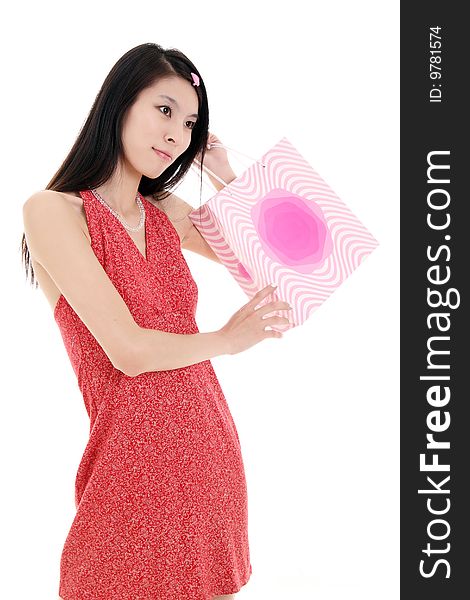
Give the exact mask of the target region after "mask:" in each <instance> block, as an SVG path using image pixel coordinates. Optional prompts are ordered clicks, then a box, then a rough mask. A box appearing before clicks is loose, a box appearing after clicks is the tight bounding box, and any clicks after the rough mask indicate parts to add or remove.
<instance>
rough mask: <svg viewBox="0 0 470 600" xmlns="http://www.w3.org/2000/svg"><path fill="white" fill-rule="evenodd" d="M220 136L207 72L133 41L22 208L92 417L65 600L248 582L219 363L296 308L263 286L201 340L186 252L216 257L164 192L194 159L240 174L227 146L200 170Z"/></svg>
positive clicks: (211, 591)
mask: <svg viewBox="0 0 470 600" xmlns="http://www.w3.org/2000/svg"><path fill="white" fill-rule="evenodd" d="M208 124H209V111H208V102H207V96H206V90H205V86H204V82H203V80H202V78H201V77H200V75H199V73H198V71H197V69H196V67H195V66H194V64H193V63H192V62H191V61H190V60H189V59H188V58H187V57H186V56H185V55H184V54H182V53H181V52H180V51H178V50H175V49H167V50H165V49H163V48H162V47H160V46H159V45H157V44H150V43H149V44H142V45H140V46H137V47H135V48H133V49H132V50H130V51H129V52H127V53H126V54H125V55H124V56H123V57H122V58H121V59H120V60H118V62H117V63H116V64H115V65H114V67H113V68H112V69H111V71H110V73H109V74H108V76H107V78H106V79H105V81H104V84H103V86H102V88H101V90H100V92H99V94H98V96H97V97H96V100H95V102H94V105H93V107H92V109H91V111H90V114H89V116H88V118H87V120H86V122H85V124H84V126H83V127H82V129H81V131H80V133H79V136H78V138H77V140H76V142H75V144H74V146H73V148H72V150H71V151H70V153H69V155H68V156H67V158H66V159H65V161H64V163H63V164H62V166H61V167H60V169H59V170H58V171H57V173H56V174H55V176H54V177H53V179H52V180H51V182H50V183H49V184H48V186H47V188H46V189H45V190H41V191H40V192H37V193H35V194H33V195H32V196H31V197H30V198H29V199H28V200H27V201H26V202H25V204H24V207H23V215H24V225H25V236H24V237H23V256H24V259H25V262H26V270H27V272H28V267H29V268H31V270H32V273H33V278H34V274H36V276H37V279H38V280H39V283H40V285H41V289H42V290H43V291H44V293H45V295H46V297H47V299H48V301H49V302H50V304H51V307H52V309H53V314H54V318H55V320H56V323H57V325H58V326H59V328H60V331H61V334H62V337H63V341H64V345H65V347H66V350H67V352H68V355H69V357H70V360H71V364H72V366H73V368H74V371H75V373H76V375H77V382H78V385H79V388H80V390H81V392H82V394H83V399H84V402H85V406H86V409H87V412H88V415H89V417H90V437H89V440H88V443H87V446H86V448H85V451H84V454H83V456H82V459H81V462H80V465H79V468H78V472H77V477H76V485H75V502H76V508H77V512H76V515H75V518H74V520H73V523H72V525H71V528H70V531H69V533H68V535H67V538H66V541H65V544H64V548H63V551H62V556H61V563H60V585H59V595H60V598H62V600H82V599H84V598H90V599H93V600H110V599H112V600H118V599H122V600H137V599H139V598H142V599H143V598H145V599H152V600H154V599H155V600H157V599H159V600H160V599H168V600H173V599H174V600H186V599H187V600H210V599H213V598H233V595H232V594H234V593H236V592H237V591H239V589H240V588H241V587H242V586H243V585H245V584H246V582H247V581H248V579H249V577H250V575H251V572H252V570H251V564H250V556H249V546H248V535H247V533H248V532H247V523H248V519H247V494H246V481H245V474H244V468H243V460H242V455H241V450H240V443H239V438H238V434H237V430H236V427H235V424H234V422H233V419H232V416H231V414H230V411H229V408H228V405H227V402H226V399H225V397H224V394H223V392H222V389H221V387H220V384H219V382H218V380H217V377H216V375H215V372H214V370H213V367H212V364H211V362H210V359H211V358H212V357H214V356H218V355H221V354H235V353H238V352H241V351H243V350H246V349H247V348H250V347H251V346H253V345H254V344H256V343H258V342H260V341H261V340H263V339H266V338H269V337H281V333H279V332H277V331H275V330H265V327H266V326H267V325H270V326H273V325H276V324H280V323H284V322H285V321H286V320H287V319H284V318H282V317H276V316H271V317H267V318H263V317H264V315H266V314H268V313H270V312H273V311H275V310H279V309H285V308H287V307H288V306H289V305H288V304H287V303H285V302H280V301H279V302H271V303H268V304H264V305H263V306H262V307H261V308H258V309H257V308H256V306H257V305H258V304H259V303H260V302H261V301H262V300H263V299H264V298H265V297H266V296H268V295H269V294H271V293H272V292H273V288H272V287H271V286H267V287H266V288H264V289H262V290H260V291H259V292H258V293H257V294H256V295H255V296H254V297H253V298H252V300H251V301H250V302H248V303H247V304H245V305H244V306H243V307H242V308H241V309H240V310H239V311H237V312H236V313H235V314H234V315H233V316H232V317H231V319H230V320H229V321H228V323H227V324H226V325H225V326H224V327H222V328H221V329H220V330H218V331H214V332H210V333H199V329H198V327H197V324H196V321H195V311H196V305H197V296H198V288H197V285H196V283H195V281H194V279H193V278H192V276H191V273H190V271H189V268H188V265H187V263H186V261H185V259H184V256H183V254H182V253H181V247H187V248H189V249H192V250H195V251H197V252H200V253H201V254H204V255H206V256H208V257H209V258H213V259H214V258H215V259H217V257H215V255H214V254H213V253H211V251H210V248H209V247H208V246H207V244H204V241H203V238H202V237H201V236H200V234H198V233H197V229H196V228H195V227H194V226H193V225H192V223H191V221H190V220H189V218H188V217H187V214H188V212H189V211H190V210H191V207H190V206H189V205H187V204H186V203H184V202H182V201H181V200H180V199H179V198H178V197H177V196H175V195H174V194H168V193H167V194H166V195H165V194H164V192H168V190H169V189H170V188H172V187H174V186H175V184H176V183H177V182H178V181H180V180H181V179H182V177H183V176H184V175H185V174H186V172H187V171H188V169H189V167H190V166H191V164H192V163H193V161H194V159H195V158H196V157H199V160H200V162H201V163H202V162H203V161H204V164H206V165H210V167H209V168H210V169H211V170H212V171H214V172H216V173H217V175H219V176H220V177H221V178H228V179H229V180H231V179H232V178H233V176H234V175H233V172H232V171H231V169H230V165H229V164H228V162H227V159H226V154H225V153H224V152H223V151H221V150H220V149H218V150H215V149H213V150H212V151H211V150H209V151H208V152H207V159H206V160H205V155H206V146H207V143H208V141H210V139H211V138H210V137H209V132H208ZM215 139H217V138H215ZM211 161H212V162H211ZM225 180H227V179H225ZM167 199H168V202H167V204H166V205H165V204H163V202H164V200H167ZM164 206H167V208H166V212H165V210H164ZM160 207H162V208H160ZM172 221H174V222H175V225H173V223H172ZM26 241H27V244H26ZM185 242H186V243H187V245H185ZM33 282H34V279H33Z"/></svg>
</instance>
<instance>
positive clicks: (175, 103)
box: [158, 94, 199, 119]
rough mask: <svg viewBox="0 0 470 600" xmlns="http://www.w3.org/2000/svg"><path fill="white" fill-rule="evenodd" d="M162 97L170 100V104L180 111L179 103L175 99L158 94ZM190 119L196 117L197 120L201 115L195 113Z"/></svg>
mask: <svg viewBox="0 0 470 600" xmlns="http://www.w3.org/2000/svg"><path fill="white" fill-rule="evenodd" d="M158 95H159V96H160V98H166V99H167V100H168V102H172V103H173V104H174V105H175V106H176V108H178V109H179V106H178V102H176V100H175V99H174V98H172V97H171V96H165V94H158ZM188 116H189V117H195V118H196V119H197V118H198V117H199V115H195V114H194V113H193V114H192V115H188Z"/></svg>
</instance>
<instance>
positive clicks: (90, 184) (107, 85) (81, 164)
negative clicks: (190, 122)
mask: <svg viewBox="0 0 470 600" xmlns="http://www.w3.org/2000/svg"><path fill="white" fill-rule="evenodd" d="M191 72H193V73H196V75H198V76H199V86H194V89H195V90H196V93H197V96H198V100H199V107H198V119H197V121H196V124H195V125H194V127H193V129H192V133H191V143H190V145H189V147H188V148H187V149H186V151H185V152H183V154H181V155H180V156H179V157H178V158H177V159H176V160H175V161H174V162H173V163H172V164H171V165H170V166H168V167H167V168H166V169H165V171H163V173H162V174H161V175H160V176H159V177H157V178H156V179H150V178H148V177H146V176H145V175H142V177H141V180H140V183H139V192H140V193H141V194H142V195H143V196H148V195H153V197H154V198H155V200H164V199H165V198H166V197H167V196H168V195H169V194H170V192H171V189H173V188H174V186H175V185H176V184H177V183H178V182H179V181H180V180H181V179H182V178H183V177H184V176H185V174H186V173H187V171H188V170H189V168H190V167H191V164H192V163H193V160H194V158H195V157H196V155H197V154H198V153H199V152H201V161H200V162H201V187H202V161H203V160H204V154H205V150H206V145H207V141H208V137H209V105H208V101H207V94H206V88H205V86H204V81H203V79H202V77H201V76H200V75H199V72H198V70H197V69H196V67H195V65H194V64H193V63H192V62H191V61H190V60H189V58H188V57H187V56H185V55H184V54H183V53H182V52H181V51H180V50H177V49H176V48H168V49H164V48H162V47H161V46H160V45H158V44H155V43H145V44H141V45H139V46H136V47H135V48H132V49H131V50H129V51H128V52H126V54H124V55H123V56H122V57H121V58H120V59H119V60H118V61H117V62H116V64H115V65H114V66H113V67H112V69H111V71H110V72H109V73H108V75H107V77H106V79H105V80H104V83H103V85H102V86H101V89H100V91H99V92H98V95H97V96H96V99H95V101H94V103H93V106H92V107H91V110H90V113H89V114H88V118H87V120H86V121H85V123H84V125H83V126H82V128H81V130H80V132H79V134H78V137H77V139H76V141H75V143H74V145H73V147H72V149H71V150H70V152H69V154H68V156H67V158H66V159H65V160H64V162H63V163H62V165H61V166H60V168H59V169H58V171H57V172H56V174H55V175H54V176H53V178H52V179H51V180H50V182H49V183H48V184H47V186H46V188H45V189H46V190H55V191H60V192H74V191H77V190H84V189H88V188H97V187H99V186H100V185H102V184H104V183H105V182H106V181H107V180H108V179H109V178H110V177H111V175H112V174H113V172H114V171H115V169H116V167H117V165H118V162H119V159H120V158H121V157H122V154H123V147H122V139H121V132H122V125H123V122H124V118H125V116H126V113H127V111H128V110H129V108H130V107H131V106H132V104H133V103H134V102H135V100H136V99H137V96H138V94H139V93H140V92H141V91H142V90H143V89H145V88H147V87H150V86H152V85H153V84H155V83H156V82H157V81H158V80H159V79H161V78H162V77H167V76H171V75H177V76H179V77H182V78H183V79H186V80H187V81H189V82H190V83H193V79H192V77H191ZM165 192H166V193H165ZM21 250H22V259H23V264H24V267H25V270H26V278H27V279H28V276H29V271H31V281H30V282H31V284H32V285H35V287H36V288H37V287H38V284H37V281H35V277H34V270H33V266H32V262H31V257H30V253H29V249H28V245H27V243H26V236H25V234H24V233H23V238H22V241H21Z"/></svg>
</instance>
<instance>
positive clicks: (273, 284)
mask: <svg viewBox="0 0 470 600" xmlns="http://www.w3.org/2000/svg"><path fill="white" fill-rule="evenodd" d="M269 285H270V286H271V287H272V288H277V285H276V284H275V283H270V284H269Z"/></svg>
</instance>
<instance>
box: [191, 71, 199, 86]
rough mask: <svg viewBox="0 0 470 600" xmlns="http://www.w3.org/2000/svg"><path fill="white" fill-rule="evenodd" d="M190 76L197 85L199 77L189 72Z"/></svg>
mask: <svg viewBox="0 0 470 600" xmlns="http://www.w3.org/2000/svg"><path fill="white" fill-rule="evenodd" d="M191 77H192V78H193V81H194V83H193V85H199V77H198V76H197V75H196V73H191Z"/></svg>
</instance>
